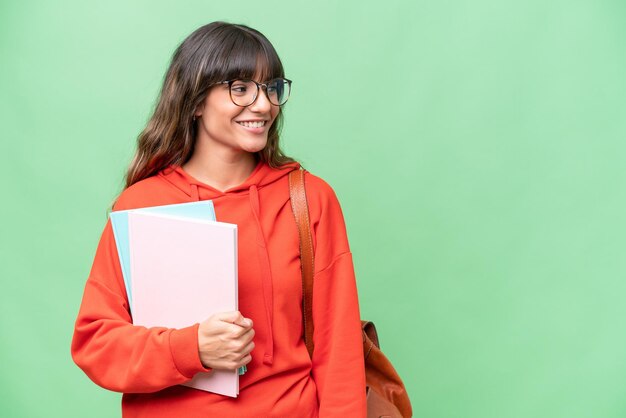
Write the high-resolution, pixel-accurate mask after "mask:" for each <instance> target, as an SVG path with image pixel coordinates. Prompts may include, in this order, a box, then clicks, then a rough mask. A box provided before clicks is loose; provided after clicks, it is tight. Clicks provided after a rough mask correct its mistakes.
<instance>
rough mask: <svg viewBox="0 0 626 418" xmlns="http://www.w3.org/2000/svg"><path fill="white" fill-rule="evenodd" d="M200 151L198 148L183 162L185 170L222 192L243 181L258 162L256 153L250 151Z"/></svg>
mask: <svg viewBox="0 0 626 418" xmlns="http://www.w3.org/2000/svg"><path fill="white" fill-rule="evenodd" d="M199 151H200V150H198V149H196V150H195V151H194V153H193V155H192V156H191V158H190V159H189V161H187V162H186V163H185V164H183V170H185V171H186V172H187V173H189V174H190V175H191V176H192V177H194V178H196V179H197V180H200V181H201V182H203V183H205V184H208V185H209V186H211V187H214V188H215V189H217V190H219V191H222V192H223V191H225V190H228V189H230V188H231V187H235V186H238V185H240V184H241V183H243V182H244V181H245V180H246V179H247V178H248V177H249V176H250V174H251V173H252V172H253V171H254V168H255V167H256V164H257V159H256V156H255V154H253V153H250V152H244V153H238V154H234V155H232V154H231V155H224V154H220V153H219V152H210V153H209V152H199Z"/></svg>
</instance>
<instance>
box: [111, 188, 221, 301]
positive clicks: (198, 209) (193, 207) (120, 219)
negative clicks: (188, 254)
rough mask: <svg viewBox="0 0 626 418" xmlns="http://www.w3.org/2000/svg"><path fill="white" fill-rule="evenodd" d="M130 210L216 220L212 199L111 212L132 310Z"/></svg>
mask: <svg viewBox="0 0 626 418" xmlns="http://www.w3.org/2000/svg"><path fill="white" fill-rule="evenodd" d="M128 212H143V213H146V212H147V213H161V214H165V215H174V216H180V217H184V218H191V219H203V220H209V221H215V208H214V207H213V202H212V201H211V200H202V201H199V202H191V203H179V204H175V205H165V206H152V207H148V208H140V209H130V210H120V211H116V212H111V213H110V214H109V217H110V218H111V226H112V227H113V235H114V236H115V244H116V245H117V255H118V257H119V258H120V265H121V267H122V275H123V276H124V286H126V295H127V296H128V303H129V305H130V308H131V311H132V307H133V300H132V294H131V290H130V289H131V286H130V284H131V277H130V247H129V245H128Z"/></svg>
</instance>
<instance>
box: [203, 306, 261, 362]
mask: <svg viewBox="0 0 626 418" xmlns="http://www.w3.org/2000/svg"><path fill="white" fill-rule="evenodd" d="M252 338H254V330H253V329H252V320H251V319H249V318H244V317H243V315H241V313H240V312H239V311H234V312H222V313H217V314H215V315H211V316H210V317H209V318H208V319H207V320H205V321H204V322H202V323H201V324H200V326H199V327H198V351H199V353H200V361H201V362H202V364H203V365H204V366H205V367H210V368H212V369H225V370H236V369H238V368H239V367H241V366H243V365H246V364H248V363H250V361H251V360H252V356H251V355H250V352H251V351H252V350H253V349H254V342H253V341H252Z"/></svg>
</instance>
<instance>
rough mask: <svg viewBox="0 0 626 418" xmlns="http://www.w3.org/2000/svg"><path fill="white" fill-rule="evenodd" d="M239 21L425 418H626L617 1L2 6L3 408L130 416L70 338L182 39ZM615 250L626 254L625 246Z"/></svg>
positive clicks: (367, 313) (624, 66)
mask: <svg viewBox="0 0 626 418" xmlns="http://www.w3.org/2000/svg"><path fill="white" fill-rule="evenodd" d="M213 20H227V21H230V22H234V23H244V24H248V25H251V26H253V27H255V28H257V29H259V30H261V31H262V32H263V33H265V34H266V35H267V36H268V38H269V39H270V40H271V41H272V42H273V43H274V45H275V46H276V48H277V50H278V51H279V53H280V55H281V57H282V59H283V62H284V64H285V67H286V70H287V74H288V77H289V78H291V79H293V80H294V93H293V95H292V98H291V100H290V103H289V104H288V106H287V107H286V109H285V113H286V125H285V129H284V135H283V138H284V144H285V148H286V150H287V151H288V153H289V154H290V155H292V156H294V157H296V158H298V159H300V160H301V161H302V162H303V163H304V164H305V165H306V167H307V168H308V169H309V170H310V171H312V172H314V173H315V174H318V175H320V176H322V177H323V178H325V179H326V180H327V181H328V182H329V183H330V184H331V185H332V186H333V187H334V188H335V190H336V192H337V194H338V196H339V199H340V200H341V202H342V205H343V208H344V213H345V216H346V220H347V225H348V232H349V237H350V240H351V245H352V250H353V253H354V258H355V263H356V269H357V277H358V285H359V292H360V298H361V310H362V316H363V317H364V318H368V319H372V320H374V321H375V322H376V324H377V325H378V328H379V332H380V336H381V339H382V346H383V349H384V351H385V352H386V353H387V354H388V356H389V357H390V358H391V359H392V361H393V362H394V364H395V365H396V366H397V368H398V370H399V371H400V374H401V375H402V376H403V378H404V379H405V382H406V385H407V387H408V390H409V393H410V395H411V399H412V402H413V405H414V410H415V416H416V417H433V418H439V417H441V418H444V417H445V418H452V417H458V418H488V417H494V418H501V417H506V418H517V417H520V418H521V417H550V418H557V417H559V418H560V417H562V418H576V417H581V418H583V417H584V418H589V417H603V418H604V417H607V418H608V417H624V416H626V303H624V299H625V296H626V262H625V261H624V260H625V257H624V256H623V254H622V253H623V252H624V244H625V243H626V240H625V239H624V235H625V233H626V219H625V218H626V211H625V203H626V195H625V190H624V180H625V177H626V176H625V175H624V160H625V157H626V155H625V152H626V145H625V144H624V140H625V139H626V82H625V80H626V77H625V74H626V3H625V2H624V1H623V0H587V1H577V0H569V1H564V0H554V1H550V2H545V1H540V0H527V1H523V2H521V1H502V0H491V1H489V0H473V1H467V0H465V1H463V0H457V1H437V2H434V1H431V2H426V1H408V0H407V1H397V0H387V1H384V2H363V1H354V0H350V1H342V2H338V1H330V0H324V1H316V2H310V1H309V2H299V1H289V2H288V1H275V0H269V1H265V2H258V1H250V0H241V1H238V2H236V3H234V2H209V1H181V2H170V1H155V0H152V1H147V0H142V1H121V0H114V1H107V2H85V1H77V0H58V1H28V0H26V1H15V0H14V1H10V0H8V1H7V0H4V1H2V2H0V122H1V123H0V135H1V147H2V148H1V153H0V155H1V158H2V164H1V170H2V179H3V180H2V185H3V186H2V189H3V190H2V194H3V199H2V201H3V204H2V205H1V209H0V211H1V216H2V234H1V237H2V238H1V247H0V250H1V254H2V263H0V269H1V272H0V277H1V278H2V286H3V289H2V291H1V292H0V313H1V315H0V320H1V321H2V322H1V332H0V335H1V339H2V344H1V346H0V354H1V359H2V373H0V393H1V395H0V398H1V399H2V400H1V401H0V416H2V417H43V416H46V417H63V418H70V417H113V416H119V414H120V412H119V411H120V406H119V400H120V395H119V394H116V393H111V392H107V391H106V390H104V389H101V388H99V387H97V386H96V385H95V384H93V383H92V382H90V381H89V380H88V378H87V377H86V376H85V375H84V374H83V373H82V372H81V371H80V370H79V369H78V368H77V367H76V366H75V365H74V364H73V363H72V360H71V358H70V354H69V345H70V339H71V335H72V328H73V321H74V318H75V315H76V313H77V310H78V306H79V303H80V299H81V295H82V289H83V285H84V282H85V280H86V277H87V274H88V272H89V268H90V266H91V260H92V257H93V254H94V251H95V246H96V243H97V240H98V238H99V234H100V232H101V229H102V227H103V225H104V223H105V221H106V211H107V208H108V207H109V205H110V204H111V202H112V200H113V199H114V197H115V196H116V193H118V192H119V191H120V189H121V184H122V177H123V172H124V169H125V167H126V166H127V164H128V162H129V159H130V157H131V155H132V153H133V148H134V142H135V138H136V136H137V134H138V133H139V132H140V131H141V129H142V128H143V126H144V124H145V123H146V121H147V118H148V115H149V113H150V110H151V108H152V105H153V103H154V100H155V98H156V95H157V92H158V89H159V87H160V82H161V80H162V77H163V74H164V71H165V69H166V67H167V64H168V60H169V58H170V56H171V54H172V52H173V50H174V48H175V47H176V45H177V44H178V43H179V42H180V41H182V40H183V39H184V37H185V36H187V35H188V34H189V33H191V31H193V30H194V29H195V28H197V27H198V26H200V25H202V24H205V23H208V22H210V21H213ZM620 254H622V256H620Z"/></svg>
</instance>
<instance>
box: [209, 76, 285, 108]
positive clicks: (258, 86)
mask: <svg viewBox="0 0 626 418" xmlns="http://www.w3.org/2000/svg"><path fill="white" fill-rule="evenodd" d="M274 80H285V81H286V82H287V84H288V85H289V96H287V100H289V97H291V83H292V81H291V80H289V79H288V78H285V77H277V78H273V79H271V80H270V81H268V83H269V82H272V81H274ZM235 81H243V82H248V81H252V82H253V83H254V84H256V94H255V95H254V99H253V100H252V102H250V104H247V105H245V106H242V105H240V104H237V103H235V99H233V91H232V90H231V87H232V85H233V83H234V82H235ZM268 83H257V82H256V81H254V80H250V79H245V78H235V79H233V80H224V81H218V82H216V83H213V84H211V85H210V86H209V87H213V86H216V85H219V84H228V96H229V97H230V101H231V102H233V104H234V105H235V106H239V107H248V106H252V105H253V104H254V102H256V99H258V98H259V90H261V87H265V89H264V90H265V97H267V100H268V101H269V102H270V103H271V104H273V105H274V106H283V105H284V104H285V103H287V100H285V103H283V104H279V105H278V104H275V103H272V100H271V99H270V96H269V94H267V84H268Z"/></svg>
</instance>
